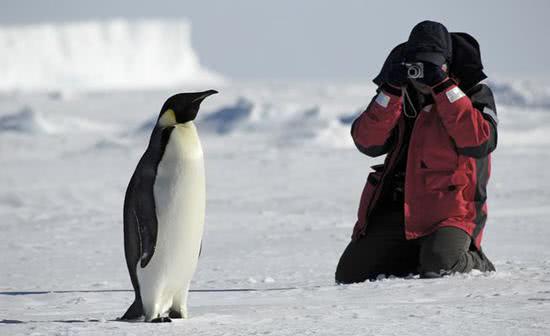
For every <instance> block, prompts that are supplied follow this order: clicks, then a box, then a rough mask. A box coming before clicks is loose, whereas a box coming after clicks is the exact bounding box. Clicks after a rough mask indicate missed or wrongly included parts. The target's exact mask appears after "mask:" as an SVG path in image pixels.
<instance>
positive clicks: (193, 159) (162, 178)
mask: <svg viewBox="0 0 550 336" xmlns="http://www.w3.org/2000/svg"><path fill="white" fill-rule="evenodd" d="M153 192H154V197H155V206H156V215H157V220H158V226H157V228H158V229H157V230H158V231H157V232H158V233H157V242H156V247H155V252H154V254H153V257H152V258H151V260H150V262H149V264H148V265H147V266H146V267H145V268H141V266H140V265H139V263H138V265H137V266H136V267H137V276H138V281H139V285H140V293H141V297H142V302H143V308H144V312H145V317H146V320H150V319H152V318H156V317H158V316H159V315H161V314H163V313H165V312H166V311H167V310H168V309H170V308H171V307H172V309H174V310H175V311H178V312H180V313H181V314H182V315H183V316H182V317H186V314H187V310H186V309H187V308H186V306H187V293H188V289H189V283H190V282H191V279H192V277H193V274H194V272H195V268H196V266H197V261H198V257H199V252H200V247H201V241H202V234H203V227H204V212H205V176H204V160H203V153H202V148H201V144H200V140H199V137H198V135H197V131H196V129H195V126H194V125H193V122H187V123H185V124H180V125H176V126H175V127H174V130H173V131H172V133H171V135H170V139H169V141H168V144H167V145H166V148H165V152H164V155H163V157H162V159H161V161H160V163H159V166H158V168H157V175H156V180H155V184H154V187H153Z"/></svg>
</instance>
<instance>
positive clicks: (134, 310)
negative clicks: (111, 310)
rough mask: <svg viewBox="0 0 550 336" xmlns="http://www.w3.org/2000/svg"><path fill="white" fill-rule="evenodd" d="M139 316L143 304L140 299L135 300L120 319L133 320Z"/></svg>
mask: <svg viewBox="0 0 550 336" xmlns="http://www.w3.org/2000/svg"><path fill="white" fill-rule="evenodd" d="M141 316H143V304H142V303H141V301H140V300H135V301H134V303H132V305H130V307H129V308H128V310H127V311H126V313H124V315H122V317H121V318H120V319H121V320H123V321H125V320H135V319H137V318H140V317H141Z"/></svg>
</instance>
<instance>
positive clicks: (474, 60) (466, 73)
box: [372, 33, 487, 92]
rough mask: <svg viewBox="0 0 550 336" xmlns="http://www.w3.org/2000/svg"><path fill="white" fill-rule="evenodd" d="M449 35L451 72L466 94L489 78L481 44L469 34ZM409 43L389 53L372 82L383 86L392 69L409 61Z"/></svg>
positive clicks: (400, 45)
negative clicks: (484, 68) (483, 61)
mask: <svg viewBox="0 0 550 336" xmlns="http://www.w3.org/2000/svg"><path fill="white" fill-rule="evenodd" d="M449 35H450V37H451V43H452V48H451V50H452V56H451V60H450V63H449V65H450V67H449V68H450V70H449V71H450V73H451V75H452V76H453V77H455V78H457V79H458V80H459V82H460V83H459V85H458V86H459V87H460V88H461V89H462V90H463V91H465V92H466V91H468V90H469V89H471V88H472V87H474V86H475V85H476V84H477V83H479V82H481V81H482V80H484V79H485V78H487V75H485V73H484V72H483V64H482V63H481V53H480V49H479V43H478V42H477V41H476V39H475V38H474V37H473V36H471V35H469V34H467V33H450V34H449ZM407 43H408V42H404V43H401V44H399V45H397V46H396V47H395V48H393V49H392V51H391V52H390V53H389V55H388V57H387V58H386V61H385V62H384V65H383V66H382V69H381V70H380V73H379V74H378V76H376V77H375V78H374V79H373V80H372V81H373V82H374V83H375V84H376V85H378V86H381V85H382V84H383V83H385V82H387V81H388V75H389V71H390V69H391V67H392V66H393V65H395V64H400V63H402V62H404V61H405V60H406V59H407V54H408V53H409V52H410V50H411V49H410V47H409V46H408V45H407Z"/></svg>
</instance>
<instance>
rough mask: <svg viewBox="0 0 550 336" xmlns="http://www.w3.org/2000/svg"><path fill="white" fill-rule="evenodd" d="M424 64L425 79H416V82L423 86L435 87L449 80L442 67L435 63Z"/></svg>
mask: <svg viewBox="0 0 550 336" xmlns="http://www.w3.org/2000/svg"><path fill="white" fill-rule="evenodd" d="M423 64H424V77H422V78H416V79H415V80H416V81H417V82H419V83H421V84H424V85H427V86H429V87H433V86H435V85H437V84H439V83H441V82H443V81H444V80H445V78H447V76H448V75H447V73H446V72H445V71H443V68H442V67H441V66H438V65H435V64H433V63H428V62H423ZM445 67H446V66H445Z"/></svg>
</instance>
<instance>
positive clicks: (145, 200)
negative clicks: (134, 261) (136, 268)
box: [135, 193, 158, 268]
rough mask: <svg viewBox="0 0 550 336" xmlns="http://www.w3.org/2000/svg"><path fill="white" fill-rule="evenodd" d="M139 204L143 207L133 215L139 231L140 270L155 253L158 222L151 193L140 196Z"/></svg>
mask: <svg viewBox="0 0 550 336" xmlns="http://www.w3.org/2000/svg"><path fill="white" fill-rule="evenodd" d="M149 198H150V199H149ZM140 203H141V204H143V205H142V206H141V207H140V211H139V215H138V214H135V215H136V221H137V224H138V229H139V240H140V250H141V254H140V255H141V257H140V264H141V268H144V267H146V266H147V264H148V263H149V261H150V260H151V258H152V257H153V254H154V253H155V246H156V245H157V232H158V229H157V228H158V227H157V225H158V222H157V216H156V213H155V206H154V204H155V200H154V198H153V196H152V193H150V194H145V195H143V194H142V195H141V197H140Z"/></svg>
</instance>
